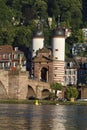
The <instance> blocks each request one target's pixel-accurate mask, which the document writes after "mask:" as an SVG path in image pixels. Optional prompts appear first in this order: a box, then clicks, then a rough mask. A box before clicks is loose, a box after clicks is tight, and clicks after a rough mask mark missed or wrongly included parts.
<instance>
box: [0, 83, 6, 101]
mask: <svg viewBox="0 0 87 130" xmlns="http://www.w3.org/2000/svg"><path fill="white" fill-rule="evenodd" d="M6 98H8V96H7V92H6V89H5V87H4V85H3V84H2V82H1V81H0V99H6Z"/></svg>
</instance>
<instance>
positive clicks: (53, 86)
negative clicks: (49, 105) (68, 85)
mask: <svg viewBox="0 0 87 130" xmlns="http://www.w3.org/2000/svg"><path fill="white" fill-rule="evenodd" d="M50 87H51V89H52V90H55V97H56V96H57V90H62V84H60V83H52V84H51V85H50Z"/></svg>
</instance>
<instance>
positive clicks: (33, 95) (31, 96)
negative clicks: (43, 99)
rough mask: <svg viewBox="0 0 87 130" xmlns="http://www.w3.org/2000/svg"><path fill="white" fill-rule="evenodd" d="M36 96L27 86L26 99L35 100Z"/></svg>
mask: <svg viewBox="0 0 87 130" xmlns="http://www.w3.org/2000/svg"><path fill="white" fill-rule="evenodd" d="M35 98H36V94H35V92H34V90H33V88H32V87H31V86H29V85H28V92H27V99H35Z"/></svg>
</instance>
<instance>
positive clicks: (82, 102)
mask: <svg viewBox="0 0 87 130" xmlns="http://www.w3.org/2000/svg"><path fill="white" fill-rule="evenodd" d="M35 103H36V100H0V104H30V105H36V104H35ZM38 105H87V102H86V101H74V102H71V101H65V102H58V101H52V100H38Z"/></svg>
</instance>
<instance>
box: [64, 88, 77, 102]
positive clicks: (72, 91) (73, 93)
mask: <svg viewBox="0 0 87 130" xmlns="http://www.w3.org/2000/svg"><path fill="white" fill-rule="evenodd" d="M78 94H79V93H78V90H77V88H76V87H74V86H68V88H67V89H66V97H67V99H69V100H70V99H71V98H75V99H76V98H77V97H78Z"/></svg>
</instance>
